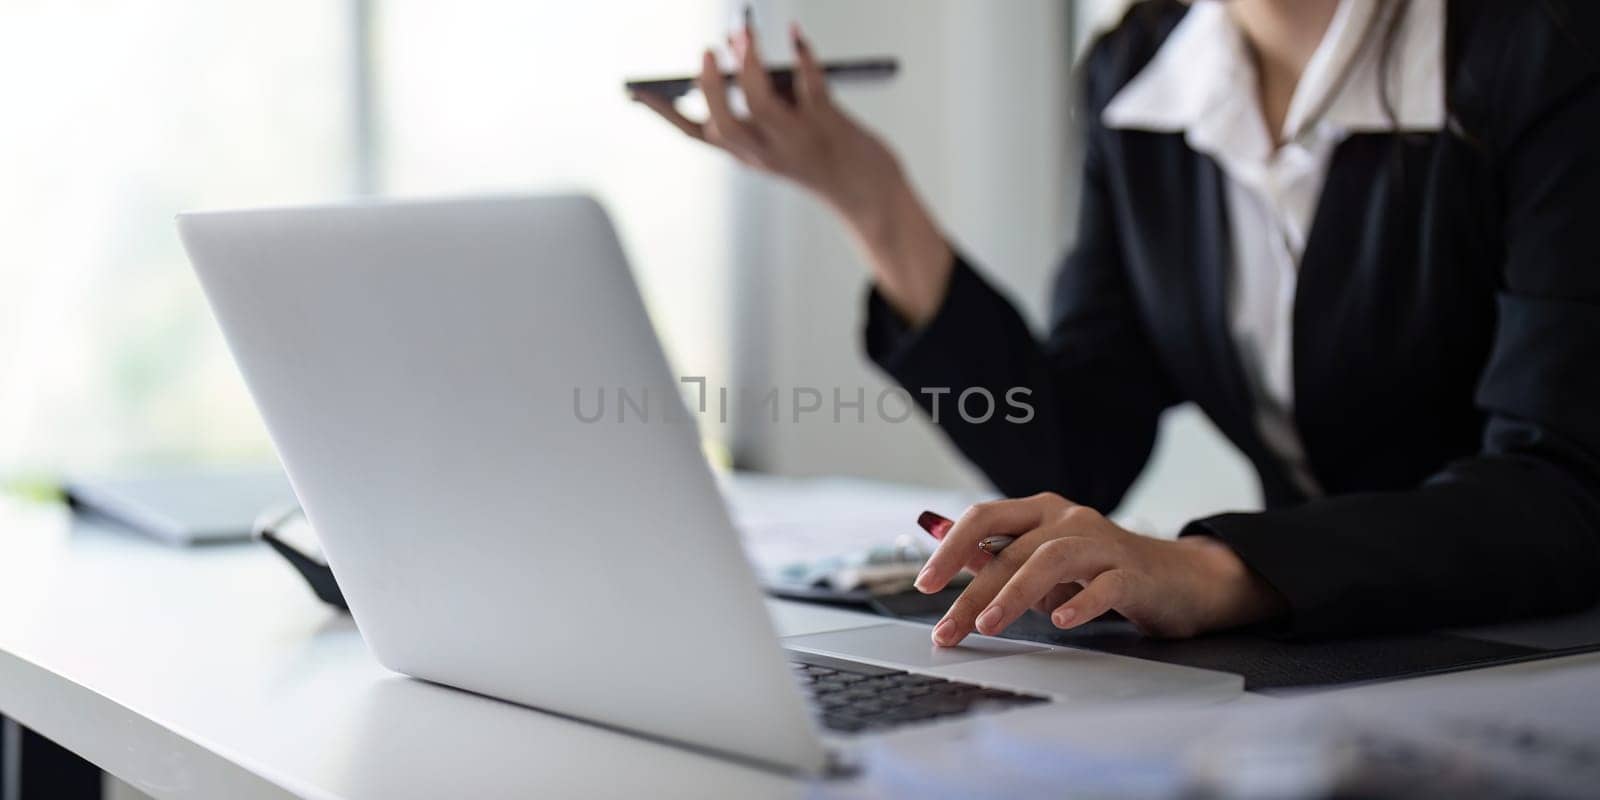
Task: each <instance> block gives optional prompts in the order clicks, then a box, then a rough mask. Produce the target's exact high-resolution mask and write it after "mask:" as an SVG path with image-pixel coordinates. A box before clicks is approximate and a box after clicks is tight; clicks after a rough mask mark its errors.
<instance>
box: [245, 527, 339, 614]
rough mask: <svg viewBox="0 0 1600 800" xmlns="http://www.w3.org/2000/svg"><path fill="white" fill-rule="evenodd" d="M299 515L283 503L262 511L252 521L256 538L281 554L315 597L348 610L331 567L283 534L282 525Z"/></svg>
mask: <svg viewBox="0 0 1600 800" xmlns="http://www.w3.org/2000/svg"><path fill="white" fill-rule="evenodd" d="M301 516H303V515H302V513H301V511H300V507H299V506H286V507H284V508H283V509H281V510H279V511H275V512H271V513H268V514H265V515H263V516H262V517H261V519H259V520H257V521H256V524H255V531H254V534H255V537H256V538H257V539H260V540H261V541H263V542H266V543H267V546H268V547H271V548H272V549H273V550H274V551H276V552H277V554H278V555H280V556H283V558H284V560H285V561H288V562H289V565H290V566H292V567H294V570H295V572H298V573H300V577H302V578H305V581H306V583H307V584H308V585H310V587H311V591H312V593H313V594H315V595H316V596H317V599H318V600H321V601H322V602H324V603H327V604H328V605H330V606H333V607H334V608H337V609H339V610H340V611H349V610H350V604H348V603H346V602H345V600H344V591H343V590H341V589H340V588H339V581H338V580H337V579H336V578H334V577H333V568H332V567H330V566H328V564H327V562H325V561H322V560H320V559H317V558H314V557H312V556H311V555H310V554H308V553H305V552H302V551H301V550H300V549H299V548H297V547H295V546H294V545H292V544H289V542H287V541H285V540H284V538H283V535H282V530H283V526H284V525H286V524H288V523H289V522H290V521H291V520H294V519H297V518H300V517H301Z"/></svg>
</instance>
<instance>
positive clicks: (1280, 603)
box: [1177, 536, 1289, 630]
mask: <svg viewBox="0 0 1600 800" xmlns="http://www.w3.org/2000/svg"><path fill="white" fill-rule="evenodd" d="M1177 544H1178V545H1179V546H1180V547H1184V548H1186V549H1187V550H1188V551H1189V552H1190V554H1191V555H1192V556H1193V558H1194V561H1195V563H1196V564H1198V565H1199V573H1200V576H1201V577H1200V579H1201V581H1202V583H1203V585H1202V586H1200V587H1198V589H1199V592H1200V596H1202V597H1205V598H1207V599H1208V602H1206V603H1204V605H1205V607H1206V611H1205V614H1204V615H1205V617H1206V625H1205V627H1206V629H1208V630H1221V629H1225V628H1237V627H1240V626H1243V625H1253V624H1256V623H1260V622H1267V621H1269V620H1273V619H1279V618H1282V617H1284V616H1287V615H1288V613H1289V604H1288V601H1287V600H1286V599H1284V597H1283V595H1282V594H1280V593H1279V592H1278V590H1277V589H1274V588H1273V587H1272V585H1271V584H1269V583H1267V581H1266V579H1264V578H1262V577H1261V575H1259V574H1258V573H1256V571H1255V570H1253V569H1251V568H1250V566H1249V565H1248V564H1246V563H1244V559H1241V558H1240V557H1239V554H1238V553H1236V552H1234V550H1233V548H1232V547H1229V546H1228V545H1227V544H1226V543H1224V542H1222V541H1221V540H1218V539H1214V538H1212V537H1210V536H1185V537H1183V538H1181V539H1179V540H1178V541H1177Z"/></svg>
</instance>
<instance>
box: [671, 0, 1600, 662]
mask: <svg viewBox="0 0 1600 800" xmlns="http://www.w3.org/2000/svg"><path fill="white" fill-rule="evenodd" d="M735 38H736V41H735V47H734V50H735V53H736V55H737V57H738V58H739V59H740V68H739V70H738V74H737V81H738V83H739V85H740V87H741V88H742V89H743V90H744V92H745V94H746V96H747V100H748V105H749V114H748V116H747V117H740V116H736V115H735V113H734V112H733V111H731V110H730V109H729V107H728V104H727V102H726V99H725V95H724V91H725V88H726V87H725V86H724V83H725V82H724V80H723V79H722V77H720V75H719V73H718V71H717V69H716V64H715V61H714V59H713V57H712V55H711V54H710V53H709V52H708V53H707V54H706V55H705V59H704V63H703V71H702V73H701V75H700V83H701V86H702V87H703V88H704V89H705V90H706V92H705V93H706V95H707V100H708V103H709V107H710V116H709V119H707V120H706V121H705V122H704V123H697V122H693V121H690V120H688V119H685V118H684V117H683V116H682V115H680V114H679V113H678V112H676V111H675V110H674V109H673V108H672V107H671V106H670V105H667V104H665V103H662V102H659V101H657V100H653V99H650V98H640V100H641V101H642V102H646V103H647V104H649V105H651V106H652V107H653V108H654V109H655V110H656V111H657V112H659V113H661V114H662V115H664V116H665V117H666V118H667V119H668V120H670V121H671V122H672V123H673V124H675V125H677V126H678V127H679V128H681V129H682V130H683V131H684V132H686V133H688V134H689V135H690V136H693V137H695V138H697V139H701V140H704V141H706V142H708V143H710V144H712V145H715V146H717V147H720V148H722V149H724V150H727V151H728V152H729V153H731V154H733V155H734V156H735V157H736V158H738V159H739V160H740V161H742V162H744V163H746V164H749V165H751V166H754V167H756V168H759V169H762V170H766V171H768V172H771V173H774V174H777V175H780V176H783V177H786V178H789V179H792V180H794V181H795V182H797V183H799V184H800V185H802V186H805V187H806V188H808V189H810V190H811V191H812V192H814V193H815V194H816V195H817V196H818V197H819V198H821V199H822V200H823V201H824V202H825V203H827V204H828V205H829V206H831V207H832V208H833V209H834V210H836V211H837V212H838V214H839V216H840V217H841V218H842V219H843V220H844V222H845V223H846V225H847V226H848V227H849V229H850V230H851V231H852V232H853V233H854V235H855V237H856V238H857V239H858V240H859V242H860V244H861V246H862V248H863V249H864V251H865V253H866V254H867V257H868V261H869V262H870V264H871V267H872V277H873V281H874V288H873V290H872V292H871V294H870V297H869V299H868V312H867V337H866V338H867V349H868V352H869V353H870V355H871V357H872V358H873V359H875V360H876V361H877V362H878V363H879V364H880V365H881V366H882V367H883V368H884V369H885V370H886V371H887V372H888V373H889V374H890V375H892V376H893V377H894V378H895V379H897V380H898V381H899V382H900V383H901V384H903V385H904V386H906V387H907V388H909V389H911V390H912V394H913V395H914V396H917V397H918V398H919V399H921V400H923V401H927V400H928V397H927V396H925V395H922V394H921V393H919V392H917V387H923V386H928V387H934V386H939V387H956V388H957V390H958V391H959V390H960V389H961V388H964V387H985V388H988V389H990V390H991V391H993V392H995V393H996V394H997V395H998V394H1000V393H1002V392H1003V391H1004V390H1005V389H1007V388H1010V387H1016V386H1021V387H1026V388H1028V389H1030V390H1031V391H1032V392H1033V394H1032V398H1031V399H1032V401H1033V405H1034V407H1035V409H1036V416H1035V418H1034V419H1033V420H1032V421H1031V422H1029V423H1028V424H1023V425H1016V424H1009V423H1006V422H1004V421H1001V420H999V419H998V417H996V418H995V419H994V420H993V421H990V422H987V423H983V424H974V423H970V422H968V421H966V420H964V419H963V418H962V417H961V416H960V415H956V414H949V413H946V414H943V415H941V416H940V417H939V421H940V424H941V425H942V426H943V428H944V430H945V431H946V432H947V433H948V435H949V436H950V437H951V438H952V439H953V440H954V442H955V443H956V444H957V445H958V446H959V447H960V449H961V450H962V451H963V452H964V453H965V454H966V456H967V457H968V458H970V459H972V461H974V462H975V463H976V464H977V465H978V466H980V467H981V468H982V469H983V470H984V471H985V472H986V473H987V475H988V476H989V477H990V478H991V479H992V480H993V481H994V483H995V484H996V485H997V486H998V487H999V488H1000V489H1001V490H1002V491H1003V492H1004V493H1005V494H1006V495H1008V496H1010V497H1014V498H1020V499H1012V500H1002V501H998V502H993V503H986V504H982V505H979V506H976V507H974V508H972V509H970V510H969V511H968V512H967V513H966V514H965V515H964V516H963V517H962V518H961V519H960V520H959V521H958V522H957V524H956V525H955V526H954V528H953V529H952V530H951V531H950V533H949V534H948V535H947V537H946V538H945V540H944V541H943V543H942V544H941V545H940V546H939V549H938V550H937V552H936V553H935V554H934V556H933V557H932V559H931V560H930V561H929V563H928V566H927V568H926V570H925V571H924V573H923V574H922V576H921V577H920V578H919V579H918V587H919V588H920V589H922V590H924V591H934V590H938V589H941V588H943V587H944V586H945V585H946V584H947V583H948V582H949V581H950V580H951V578H952V577H954V576H955V575H956V573H957V572H959V571H960V570H961V568H963V567H967V568H970V569H972V570H973V571H974V572H975V573H976V576H975V578H974V580H973V582H972V583H971V584H970V585H969V587H968V588H967V589H966V591H965V592H964V593H963V594H962V596H961V598H960V599H959V600H958V601H957V602H956V603H955V605H954V606H953V607H952V608H951V609H950V611H949V613H948V615H947V616H946V617H945V618H944V620H942V621H941V622H940V624H939V625H938V626H937V627H936V628H935V630H934V639H935V641H936V642H938V643H940V644H954V643H956V642H958V641H960V640H961V639H962V638H963V637H965V636H966V635H967V634H969V633H970V632H972V631H973V630H977V631H980V632H983V633H996V632H998V631H1000V630H1002V629H1004V628H1005V627H1006V626H1007V625H1008V624H1009V623H1010V622H1012V621H1013V620H1015V619H1016V618H1017V617H1019V616H1020V615H1022V614H1023V613H1024V612H1026V611H1027V610H1028V609H1029V608H1034V609H1037V610H1039V611H1040V612H1043V613H1046V614H1049V615H1050V617H1051V619H1052V620H1053V621H1054V622H1055V624H1056V625H1058V626H1061V627H1073V626H1076V625H1079V624H1082V623H1084V622H1086V621H1088V620H1091V619H1093V618H1095V617H1097V616H1099V615H1101V614H1103V613H1105V612H1107V611H1108V610H1116V611H1118V612H1120V613H1121V614H1123V615H1124V616H1126V617H1128V618H1129V619H1131V620H1132V621H1133V622H1134V623H1136V624H1138V625H1139V626H1140V628H1141V629H1143V630H1145V631H1146V632H1149V633H1151V634H1155V635H1164V636H1188V635H1193V634H1198V633H1202V632H1205V631H1209V630H1215V629H1220V628H1227V627H1234V626H1240V625H1248V624H1260V625H1265V626H1271V627H1272V628H1274V629H1277V630H1280V631H1282V632H1284V633H1287V634H1290V635H1330V634H1337V633H1339V632H1342V631H1346V630H1350V631H1372V630H1375V629H1386V628H1395V627H1434V626H1442V625H1451V624H1459V623H1471V622H1485V621H1490V620H1497V619H1503V618H1509V617H1515V616H1519V615H1533V614H1543V613H1551V612H1559V611H1568V610H1574V609H1578V608H1582V607H1586V606H1588V605H1591V604H1593V603H1594V602H1595V601H1596V599H1597V596H1600V56H1597V52H1600V46H1597V45H1600V4H1595V3H1592V2H1589V0H1541V1H1539V2H1532V1H1530V2H1517V3H1507V2H1497V1H1496V0H1449V2H1445V0H1231V1H1230V2H1221V1H1220V0H1196V2H1193V3H1192V4H1184V3H1179V2H1176V0H1149V1H1148V2H1144V3H1140V4H1139V5H1137V6H1135V7H1134V8H1133V9H1132V10H1131V11H1130V12H1129V13H1128V15H1127V16H1126V18H1125V19H1124V20H1123V21H1122V22H1121V24H1120V25H1119V26H1118V27H1117V28H1115V29H1114V30H1112V31H1111V32H1110V33H1108V34H1107V35H1105V36H1103V37H1102V38H1101V39H1100V41H1099V42H1098V43H1097V44H1096V45H1095V46H1094V48H1093V50H1092V52H1091V53H1090V54H1089V55H1088V57H1087V60H1086V62H1085V64H1084V68H1083V79H1084V84H1083V91H1082V101H1083V107H1082V109H1081V111H1082V113H1081V120H1082V123H1083V125H1084V127H1085V131H1086V141H1087V147H1086V156H1085V160H1084V173H1083V174H1084V178H1083V198H1082V204H1081V216H1080V219H1079V226H1078V238H1077V244H1076V246H1075V247H1074V248H1073V249H1072V251H1071V252H1070V253H1069V254H1068V255H1067V257H1066V259H1065V261H1064V262H1063V264H1062V265H1061V268H1060V272H1059V274H1058V276H1057V280H1056V282H1055V286H1054V290H1053V291H1054V294H1053V297H1052V299H1053V301H1054V311H1053V315H1052V323H1051V326H1050V328H1049V331H1048V335H1046V336H1045V337H1044V338H1043V339H1038V338H1036V337H1035V336H1034V335H1033V334H1032V333H1030V331H1029V329H1028V328H1027V327H1026V326H1025V325H1024V323H1023V321H1022V318H1021V317H1020V316H1019V315H1018V313H1017V311H1016V310H1015V309H1014V308H1013V306H1012V304H1011V303H1010V302H1009V301H1007V300H1006V299H1005V298H1004V297H1002V296H1001V294H1000V293H998V292H997V291H996V290H995V289H994V288H992V287H991V285H990V284H989V283H988V282H986V281H985V280H984V278H983V277H982V274H981V271H980V270H979V269H978V268H977V267H975V266H974V265H973V264H971V263H970V262H969V261H968V260H967V259H966V258H965V257H964V256H963V255H961V254H960V253H956V252H954V251H953V250H952V248H951V247H950V245H949V244H948V243H947V241H948V240H947V239H946V237H945V236H944V235H943V234H942V233H941V232H940V230H939V227H938V225H937V223H936V222H935V221H934V220H933V219H932V217H931V216H930V215H929V213H928V212H927V210H926V209H925V207H924V206H923V204H922V203H921V202H920V201H919V200H918V198H917V196H916V194H915V193H914V191H913V190H912V188H911V186H910V184H909V182H908V181H907V180H906V178H905V177H904V176H903V174H902V173H901V171H900V167H899V166H898V164H897V162H896V159H895V158H894V156H893V155H892V154H891V153H890V151H889V150H888V149H887V148H886V147H885V146H884V145H883V144H882V143H881V142H880V141H879V140H878V139H877V138H875V137H874V136H873V135H872V134H870V133H868V132H867V131H865V130H863V129H862V128H861V127H860V126H859V125H857V124H856V123H855V122H854V121H852V120H851V119H850V118H849V117H848V116H847V115H846V114H845V113H844V112H843V111H842V110H840V109H839V107H838V106H836V105H834V104H833V103H832V102H831V101H830V99H829V95H828V89H827V87H826V85H825V84H824V79H823V75H822V73H821V71H820V70H819V69H818V65H817V60H816V57H815V55H814V54H813V51H812V49H811V48H810V47H809V46H808V45H807V43H806V41H805V40H804V38H803V37H802V35H801V34H800V32H799V31H798V30H796V31H794V32H793V38H794V45H795V50H796V53H797V59H798V64H799V66H800V70H799V81H798V90H797V92H796V96H795V97H794V99H793V101H792V102H791V101H789V100H787V99H785V98H783V97H780V96H779V95H777V94H776V93H775V92H774V91H773V88H772V86H771V85H770V84H769V82H768V79H767V77H766V75H765V73H764V72H763V71H762V70H761V68H760V55H759V53H758V52H757V48H756V46H755V45H754V43H753V42H751V41H750V40H749V37H748V32H745V33H742V34H739V35H738V36H736V37H735ZM1180 402H1193V403H1196V404H1197V405H1198V406H1199V407H1200V408H1201V409H1203V410H1204V411H1205V413H1206V414H1207V415H1209V416H1210V418H1211V419H1212V420H1213V421H1214V422H1215V423H1216V425H1217V426H1218V427H1219V428H1220V429H1221V430H1222V432H1223V433H1224V434H1225V435H1226V436H1227V437H1228V438H1229V439H1230V440H1231V441H1232V442H1233V443H1234V444H1235V445H1236V446H1238V447H1239V449H1240V450H1241V451H1243V452H1244V453H1245V455H1247V456H1248V457H1249V459H1250V460H1251V462H1252V463H1253V464H1254V466H1255V469H1256V471H1257V472H1258V473H1259V476H1260V480H1261V485H1262V487H1263V493H1264V496H1265V500H1266V506H1267V508H1266V510H1265V511H1262V512H1260V513H1230V514H1222V515H1220V516H1215V517H1211V518H1208V519H1201V520H1197V521H1194V522H1192V523H1190V524H1189V525H1188V526H1187V527H1186V528H1185V529H1184V531H1183V536H1181V537H1180V538H1179V539H1178V540H1177V541H1176V542H1168V541H1160V540H1155V539H1149V538H1145V537H1140V536H1137V535H1134V534H1132V533H1129V532H1127V531H1124V530H1122V529H1120V528H1118V527H1117V526H1116V525H1115V524H1113V523H1112V522H1110V521H1108V520H1107V519H1106V518H1105V517H1104V516H1102V514H1101V513H1100V512H1101V511H1107V510H1110V509H1111V508H1113V507H1114V506H1116V504H1117V503H1118V501H1119V500H1120V499H1121V498H1122V496H1123V494H1124V492H1126V490H1127V489H1128V486H1129V484H1130V483H1131V482H1132V481H1133V480H1134V478H1135V476H1136V475H1137V474H1138V473H1139V471H1140V470H1141V469H1142V468H1143V466H1144V464H1145V462H1146V460H1147V459H1148V457H1149V454H1150V451H1151V447H1152V444H1153V441H1154V438H1155V433H1156V424H1157V418H1158V417H1159V415H1160V414H1161V412H1162V411H1163V410H1164V409H1166V408H1168V407H1170V406H1172V405H1174V404H1176V403H1180ZM993 534H1012V535H1016V536H1018V537H1019V538H1018V539H1017V540H1016V542H1015V543H1014V544H1012V545H1011V546H1010V547H1009V548H1007V549H1005V550H1004V551H1003V552H1001V553H1000V555H999V556H997V557H995V558H994V559H992V560H988V557H987V556H983V555H981V554H980V553H979V552H978V551H977V550H976V543H977V542H978V541H979V540H980V539H982V538H983V537H986V536H990V535H993Z"/></svg>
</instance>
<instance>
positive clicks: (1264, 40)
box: [1228, 0, 1340, 140]
mask: <svg viewBox="0 0 1600 800" xmlns="http://www.w3.org/2000/svg"><path fill="white" fill-rule="evenodd" d="M1339 2H1340V0H1232V2H1229V3H1228V13H1229V14H1231V15H1232V16H1233V19H1234V22H1235V23H1237V24H1238V26H1239V29H1240V30H1241V31H1243V32H1244V37H1245V41H1246V42H1247V43H1248V44H1249V46H1250V53H1251V55H1252V56H1253V57H1254V59H1255V62H1256V75H1257V80H1258V81H1259V85H1258V86H1257V91H1259V92H1260V101H1261V111H1262V116H1263V117H1264V118H1265V120H1266V123H1267V131H1268V132H1269V133H1271V134H1272V136H1273V138H1274V140H1276V139H1278V138H1279V137H1280V136H1281V135H1282V132H1283V121H1284V118H1285V117H1286V116H1288V113H1289V102H1290V101H1291V100H1292V99H1293V98H1294V90H1295V87H1296V86H1298V85H1299V83H1300V76H1301V75H1302V74H1303V73H1304V72H1305V70H1306V64H1307V63H1308V62H1310V61H1311V56H1312V55H1314V54H1315V53H1316V52H1317V47H1318V45H1320V44H1322V37H1323V34H1326V33H1327V32H1328V25H1329V24H1330V23H1332V22H1333V15H1334V12H1336V11H1338V10H1339Z"/></svg>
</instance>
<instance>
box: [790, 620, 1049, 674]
mask: <svg viewBox="0 0 1600 800" xmlns="http://www.w3.org/2000/svg"><path fill="white" fill-rule="evenodd" d="M931 630H932V629H931V628H928V627H923V626H918V625H901V624H897V623H888V624H884V625H872V626H870V627H866V628H851V629H849V630H843V631H830V632H828V633H813V634H808V635H806V636H786V637H784V638H783V639H782V643H783V646H784V647H793V648H797V649H800V650H810V651H814V652H818V653H824V654H828V655H836V656H843V657H846V658H859V659H865V660H868V661H883V662H888V663H892V664H899V665H901V666H905V667H946V666H950V665H952V664H964V663H966V662H969V661H982V660H984V659H987V658H1001V657H1004V656H1014V655H1017V654H1018V653H1032V652H1036V651H1039V650H1046V649H1048V648H1044V647H1038V646H1036V645H1031V644H1025V643H1023V642H1013V641H1009V640H1005V639H990V638H988V637H985V636H969V637H967V640H966V641H965V642H962V643H961V645H960V646H958V647H937V646H935V645H934V643H933V640H932V639H930V638H929V637H930V636H931V633H930V631H931Z"/></svg>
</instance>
